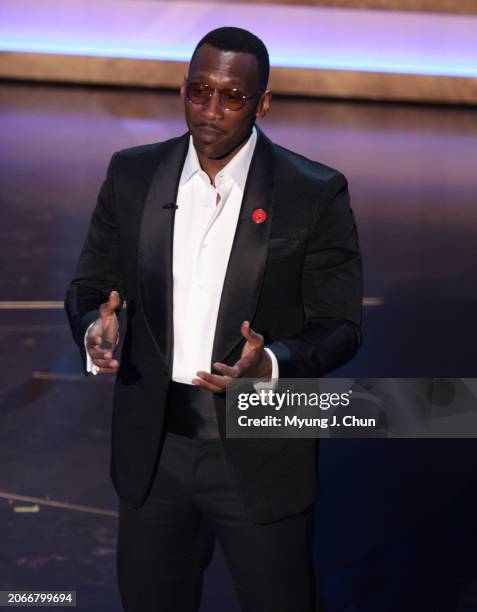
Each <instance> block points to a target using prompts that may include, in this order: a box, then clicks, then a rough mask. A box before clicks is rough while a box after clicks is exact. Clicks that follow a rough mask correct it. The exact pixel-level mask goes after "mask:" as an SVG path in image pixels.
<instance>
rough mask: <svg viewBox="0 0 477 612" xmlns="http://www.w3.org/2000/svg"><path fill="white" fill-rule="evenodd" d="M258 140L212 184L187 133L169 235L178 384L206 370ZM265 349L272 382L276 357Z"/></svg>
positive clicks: (251, 141) (174, 373) (91, 366)
mask: <svg viewBox="0 0 477 612" xmlns="http://www.w3.org/2000/svg"><path fill="white" fill-rule="evenodd" d="M256 142H257V132H256V130H255V127H254V128H253V130H252V134H251V136H250V138H249V139H248V141H247V142H246V143H245V145H244V146H243V147H242V148H241V149H240V151H239V152H238V153H237V154H236V155H235V156H234V157H233V158H232V159H231V160H230V161H229V162H228V164H227V165H226V166H224V168H223V169H222V170H221V171H220V172H219V173H218V174H217V176H216V177H215V187H214V185H212V184H211V182H210V179H209V177H208V175H207V174H206V173H205V172H204V171H203V170H202V168H201V167H200V163H199V159H198V157H197V152H196V150H195V147H194V143H193V141H192V136H191V137H190V141H189V149H188V152H187V156H186V159H185V162H184V167H183V169H182V174H181V177H180V180H179V189H178V193H177V201H176V205H177V207H178V208H177V210H176V212H175V219H174V237H173V257H172V273H173V327H174V354H173V364H172V379H173V380H175V381H177V382H181V383H186V384H191V383H192V379H193V378H196V377H197V371H198V370H205V371H206V372H209V371H210V362H211V359H212V348H213V342H214V336H215V328H216V325H217V315H218V311H219V305H220V298H221V295H222V288H223V284H224V280H225V274H226V272H227V266H228V261H229V257H230V252H231V250H232V243H233V240H234V236H235V231H236V227H237V222H238V218H239V214H240V208H241V205H242V199H243V193H244V189H245V183H246V181H247V175H248V171H249V168H250V162H251V161H252V156H253V152H254V150H255V145H256ZM237 299H240V298H239V297H238V298H237ZM88 329H89V328H88ZM85 341H86V337H85ZM265 350H266V351H267V352H268V354H269V355H270V358H271V360H272V379H274V380H275V379H277V378H278V362H277V358H276V357H275V355H274V354H273V352H272V351H271V350H269V349H265ZM86 354H87V371H88V372H92V373H93V374H97V372H98V370H99V368H97V366H95V365H94V364H93V363H92V361H91V359H90V357H89V355H88V352H87V351H86Z"/></svg>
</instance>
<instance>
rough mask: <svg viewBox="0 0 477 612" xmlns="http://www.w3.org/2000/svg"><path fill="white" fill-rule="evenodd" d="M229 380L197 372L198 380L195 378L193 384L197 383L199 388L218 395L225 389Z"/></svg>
mask: <svg viewBox="0 0 477 612" xmlns="http://www.w3.org/2000/svg"><path fill="white" fill-rule="evenodd" d="M228 380H229V379H228V378H227V377H225V376H219V375H217V374H210V373H209V372H203V371H200V372H197V378H194V379H193V381H192V382H194V381H196V382H195V384H197V385H198V386H200V387H205V388H206V389H209V390H210V391H214V392H216V393H217V392H219V391H223V390H224V389H225V386H226V384H227V382H228Z"/></svg>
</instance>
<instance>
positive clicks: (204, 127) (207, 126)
mask: <svg viewBox="0 0 477 612" xmlns="http://www.w3.org/2000/svg"><path fill="white" fill-rule="evenodd" d="M194 127H195V129H196V130H197V131H198V132H199V133H200V135H201V137H202V138H204V139H206V140H215V139H216V138H218V137H219V136H222V134H224V131H223V130H221V129H220V128H218V127H217V126H215V125H213V124H211V123H197V124H196V125H195V126H194Z"/></svg>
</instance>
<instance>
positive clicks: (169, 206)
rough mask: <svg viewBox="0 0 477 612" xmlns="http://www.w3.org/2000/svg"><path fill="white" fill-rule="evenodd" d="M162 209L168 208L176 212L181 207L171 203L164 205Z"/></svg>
mask: <svg viewBox="0 0 477 612" xmlns="http://www.w3.org/2000/svg"><path fill="white" fill-rule="evenodd" d="M162 208H167V209H168V210H175V209H176V208H179V207H178V206H177V204H174V202H169V204H164V206H163V207H162Z"/></svg>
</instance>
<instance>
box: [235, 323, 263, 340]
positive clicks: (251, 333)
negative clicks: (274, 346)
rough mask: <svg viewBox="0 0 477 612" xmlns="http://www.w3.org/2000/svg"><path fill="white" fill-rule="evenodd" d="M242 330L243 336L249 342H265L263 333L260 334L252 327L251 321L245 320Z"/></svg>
mask: <svg viewBox="0 0 477 612" xmlns="http://www.w3.org/2000/svg"><path fill="white" fill-rule="evenodd" d="M240 331H241V332H242V336H243V337H244V338H245V339H246V340H247V341H248V342H252V343H254V344H259V343H260V342H263V336H262V334H259V333H258V332H256V331H255V330H253V329H252V328H251V327H250V321H243V322H242V325H241V328H240Z"/></svg>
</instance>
